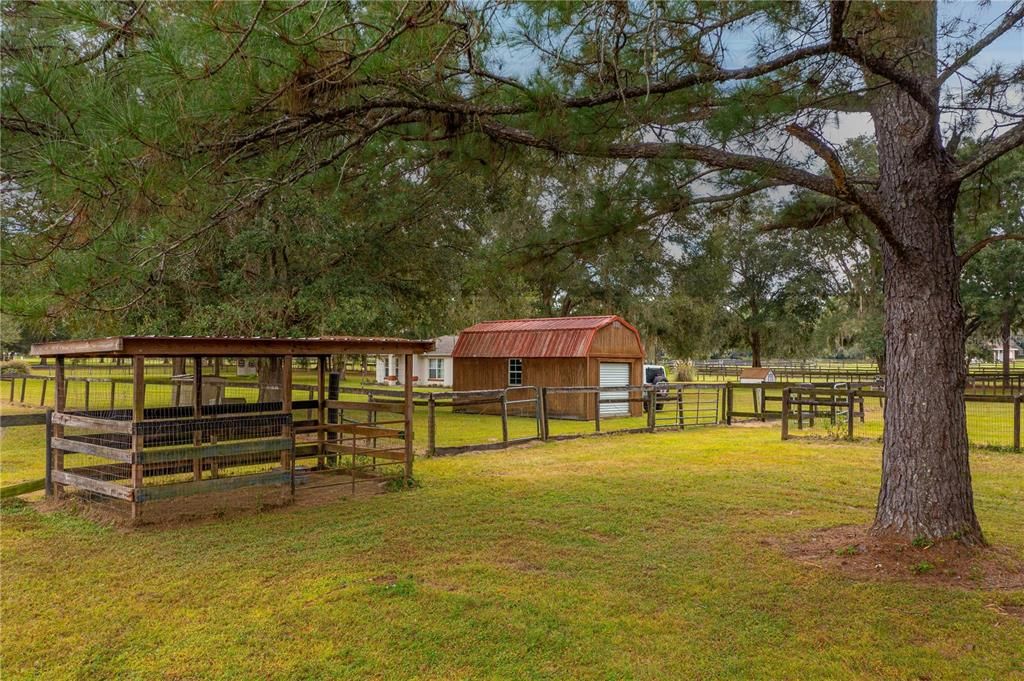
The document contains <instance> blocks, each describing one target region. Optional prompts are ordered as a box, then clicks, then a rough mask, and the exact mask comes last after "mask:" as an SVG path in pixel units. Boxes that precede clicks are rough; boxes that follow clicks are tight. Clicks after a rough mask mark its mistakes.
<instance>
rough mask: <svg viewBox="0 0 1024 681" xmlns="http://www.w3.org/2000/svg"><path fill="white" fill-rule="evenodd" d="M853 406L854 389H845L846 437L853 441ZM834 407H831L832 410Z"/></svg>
mask: <svg viewBox="0 0 1024 681" xmlns="http://www.w3.org/2000/svg"><path fill="white" fill-rule="evenodd" d="M853 405H854V389H853V388H847V389H846V437H847V438H849V439H850V440H852V439H853ZM834 408H835V407H833V409H834Z"/></svg>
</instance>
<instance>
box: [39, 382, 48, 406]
mask: <svg viewBox="0 0 1024 681" xmlns="http://www.w3.org/2000/svg"><path fill="white" fill-rule="evenodd" d="M49 382H50V379H49V378H44V379H43V389H42V391H40V393H39V406H40V407H45V406H46V386H47V385H48V384H49Z"/></svg>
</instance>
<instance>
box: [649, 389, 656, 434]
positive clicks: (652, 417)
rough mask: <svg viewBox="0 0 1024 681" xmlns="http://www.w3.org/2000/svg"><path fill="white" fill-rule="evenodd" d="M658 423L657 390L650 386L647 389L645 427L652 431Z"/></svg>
mask: <svg viewBox="0 0 1024 681" xmlns="http://www.w3.org/2000/svg"><path fill="white" fill-rule="evenodd" d="M657 425H658V391H657V390H655V389H654V386H651V387H649V388H648V389H647V428H648V429H649V430H650V431H651V432H652V433H653V432H654V429H655V428H656V427H657Z"/></svg>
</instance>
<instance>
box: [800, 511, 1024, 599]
mask: <svg viewBox="0 0 1024 681" xmlns="http://www.w3.org/2000/svg"><path fill="white" fill-rule="evenodd" d="M783 548H784V550H785V551H786V553H787V554H788V555H789V556H791V557H792V558H794V559H795V560H797V561H799V562H801V563H805V564H809V565H813V566H815V567H819V568H824V569H829V570H836V571H838V572H840V573H842V574H843V575H845V576H847V577H851V578H853V579H863V580H877V581H901V582H913V583H915V584H926V585H929V586H948V587H960V588H965V589H999V590H1002V589H1024V560H1021V559H1020V557H1018V556H1017V555H1016V554H1014V553H1013V552H1012V551H1010V550H1008V549H1005V548H1001V547H988V548H975V547H968V546H964V545H962V544H960V543H959V542H956V541H942V542H936V543H931V542H925V541H915V542H914V543H913V544H908V543H907V542H906V541H905V540H900V539H893V538H886V537H876V536H874V535H872V534H870V533H869V532H868V530H867V528H865V527H859V526H842V527H833V528H830V529H827V530H819V531H816V532H813V533H812V534H811V535H810V536H808V537H807V538H806V539H804V540H802V541H800V542H794V543H789V544H787V545H785V546H784V547H783ZM1011 614H1012V613H1011Z"/></svg>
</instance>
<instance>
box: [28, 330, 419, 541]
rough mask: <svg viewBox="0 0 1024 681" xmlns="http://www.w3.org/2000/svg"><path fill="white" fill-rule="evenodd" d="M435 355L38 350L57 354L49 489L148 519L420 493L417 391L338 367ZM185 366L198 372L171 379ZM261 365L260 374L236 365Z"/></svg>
mask: <svg viewBox="0 0 1024 681" xmlns="http://www.w3.org/2000/svg"><path fill="white" fill-rule="evenodd" d="M431 349H433V342H432V341H423V340H407V339H401V338H360V337H351V336H333V337H322V338H216V337H172V336H121V337H112V338H99V339H92V340H71V341H58V342H50V343H40V344H37V345H34V346H33V347H32V353H33V354H34V355H38V356H41V357H53V358H55V359H56V363H55V364H56V366H55V374H54V379H55V381H54V384H55V386H56V393H55V397H56V401H55V411H54V412H53V413H50V414H48V424H47V442H46V447H47V466H46V473H47V478H46V488H47V493H48V494H49V495H51V496H56V497H68V496H72V495H73V496H74V497H76V498H81V499H84V500H86V501H87V502H90V503H92V504H94V505H96V506H100V507H103V508H104V509H114V510H116V511H119V512H122V513H123V514H124V515H126V516H128V517H130V519H131V520H132V521H133V522H138V521H140V520H143V519H145V520H147V521H148V520H151V519H163V518H166V517H178V516H181V515H186V516H193V515H205V514H208V513H209V512H211V511H214V512H219V511H223V510H228V509H232V508H237V507H241V508H251V507H256V508H261V507H264V506H268V505H277V504H281V503H288V502H289V501H291V500H293V499H295V498H296V497H297V496H301V495H307V496H310V495H311V493H312V491H313V490H324V489H326V488H334V489H337V491H339V492H343V493H348V491H349V490H350V491H351V493H353V494H354V493H356V492H357V491H379V490H380V489H382V488H384V487H386V486H387V485H391V484H396V483H401V484H408V482H409V481H410V479H411V477H412V472H413V471H412V466H413V427H412V424H413V421H412V418H413V400H412V388H411V386H406V387H405V389H404V390H396V391H394V394H393V395H385V396H382V395H373V396H371V395H370V394H368V393H367V392H366V391H361V390H360V389H358V388H353V387H346V386H343V385H341V382H340V380H339V377H338V374H329V373H328V364H329V358H330V357H331V356H332V355H342V354H361V353H368V354H384V353H388V354H396V355H401V356H402V357H403V360H404V363H405V366H406V367H407V370H408V368H409V367H411V366H412V363H413V357H414V355H416V354H421V353H424V352H427V351H429V350H431ZM125 358H128V359H129V360H130V362H129V363H128V364H125V362H124V359H125ZM182 358H186V359H187V360H190V366H191V374H186V375H181V374H178V375H171V374H172V371H171V366H173V365H177V366H178V367H180V366H182V364H183V362H182V361H181V359H182ZM174 360H177V361H174ZM225 360H227V361H225ZM241 360H244V361H241ZM253 362H255V365H256V367H257V371H256V376H253V377H249V376H247V375H246V374H247V372H237V373H235V374H234V375H231V374H230V373H227V372H225V370H224V367H229V368H233V367H238V366H244V367H246V368H248V367H250V366H251V365H252V364H253ZM119 371H123V372H125V375H124V376H118V373H119ZM215 371H216V372H219V373H220V375H219V376H214V375H212V374H213V372H215ZM226 373H227V375H226ZM72 379H74V380H72ZM208 384H209V385H208ZM90 389H91V390H90ZM90 392H91V400H90ZM183 393H184V397H183Z"/></svg>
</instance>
